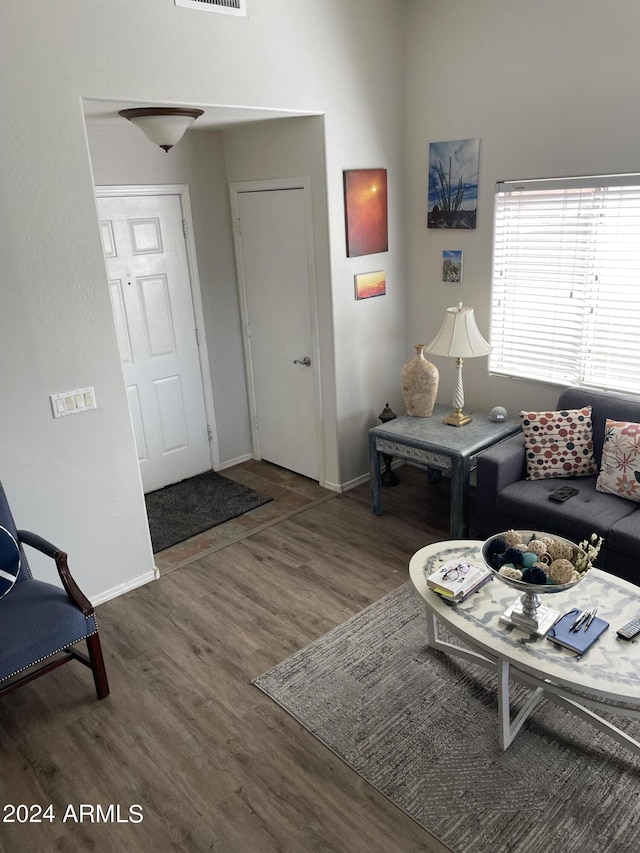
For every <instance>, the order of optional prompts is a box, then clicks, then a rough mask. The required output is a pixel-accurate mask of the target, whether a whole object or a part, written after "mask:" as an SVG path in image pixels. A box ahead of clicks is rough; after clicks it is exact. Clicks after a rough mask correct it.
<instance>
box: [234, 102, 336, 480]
mask: <svg viewBox="0 0 640 853" xmlns="http://www.w3.org/2000/svg"><path fill="white" fill-rule="evenodd" d="M223 137H224V147H225V153H226V163H227V177H228V179H229V182H236V181H255V180H268V179H270V178H301V177H308V178H310V185H311V204H312V210H311V216H312V218H313V230H314V235H315V239H314V260H315V275H316V291H317V299H318V326H319V344H320V371H319V372H320V379H321V394H322V409H323V416H324V417H323V423H321V424H320V425H319V430H320V433H321V440H322V443H323V448H324V458H325V460H326V470H325V472H324V483H323V484H324V485H328V486H329V487H330V488H334V489H335V488H339V486H340V471H339V469H338V453H337V441H338V438H337V432H336V422H337V418H336V382H335V375H336V373H335V362H334V340H333V319H332V296H331V274H330V255H329V244H328V232H327V178H326V162H325V148H324V120H323V118H321V117H309V118H287V119H278V120H275V121H268V122H260V123H258V124H251V125H245V126H242V127H238V128H236V129H234V130H227V131H225V132H224V133H223Z"/></svg>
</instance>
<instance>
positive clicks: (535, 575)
mask: <svg viewBox="0 0 640 853" xmlns="http://www.w3.org/2000/svg"><path fill="white" fill-rule="evenodd" d="M522 580H523V581H525V583H537V584H544V583H546V582H547V576H546V574H545V572H543V570H542V569H538V568H536V567H534V566H532V567H531V568H530V569H525V570H524V571H523V573H522Z"/></svg>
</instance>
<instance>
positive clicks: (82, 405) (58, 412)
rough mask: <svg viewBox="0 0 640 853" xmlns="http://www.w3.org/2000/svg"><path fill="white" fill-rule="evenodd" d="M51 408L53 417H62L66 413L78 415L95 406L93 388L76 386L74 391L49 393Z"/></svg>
mask: <svg viewBox="0 0 640 853" xmlns="http://www.w3.org/2000/svg"><path fill="white" fill-rule="evenodd" d="M49 399H50V400H51V409H52V411H53V417H54V418H64V417H65V416H66V415H78V414H80V412H88V411H90V410H91V409H95V408H97V406H96V394H95V391H94V390H93V388H78V389H77V390H76V391H62V392H60V393H59V394H50V395H49Z"/></svg>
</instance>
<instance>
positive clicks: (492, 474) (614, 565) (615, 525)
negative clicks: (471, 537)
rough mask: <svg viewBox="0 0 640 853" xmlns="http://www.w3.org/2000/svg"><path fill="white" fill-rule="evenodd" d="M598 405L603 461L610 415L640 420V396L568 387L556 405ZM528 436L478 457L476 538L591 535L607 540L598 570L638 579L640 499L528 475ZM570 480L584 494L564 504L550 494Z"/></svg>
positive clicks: (591, 482) (598, 452) (596, 427)
mask: <svg viewBox="0 0 640 853" xmlns="http://www.w3.org/2000/svg"><path fill="white" fill-rule="evenodd" d="M583 406H591V407H592V421H593V444H594V456H595V459H596V462H597V464H598V468H599V467H600V460H601V456H602V445H603V442H604V427H605V421H606V419H607V418H613V419H614V420H621V421H631V422H634V423H640V397H632V396H629V395H626V394H618V393H613V392H606V391H596V390H591V389H587V388H567V389H565V390H564V391H563V392H562V394H561V395H560V397H559V399H558V403H557V406H556V409H558V410H561V409H578V408H581V407H583ZM525 473H526V463H525V454H524V436H522V435H516V436H513V437H512V438H510V439H507V440H506V441H503V442H502V443H501V444H498V445H496V446H495V447H492V448H490V449H489V450H486V451H485V452H484V453H482V454H481V455H480V456H479V457H478V467H477V472H476V474H477V481H476V482H477V485H476V519H475V526H476V532H477V534H478V536H479V537H480V538H482V539H486V538H487V537H489V536H492V535H493V534H495V533H499V532H501V531H503V530H510V529H511V528H514V529H523V530H527V529H528V530H542V531H545V532H548V533H555V534H557V535H559V536H565V537H566V538H567V539H570V540H571V541H573V542H580V541H581V540H583V539H586V538H588V537H589V536H590V535H591V534H592V533H597V534H598V535H599V536H602V538H603V545H602V549H601V551H600V555H599V557H598V559H597V560H596V562H595V565H597V566H598V568H601V569H604V570H605V571H608V572H610V573H611V574H613V575H617V576H618V577H621V578H624V579H625V580H629V581H631V582H632V583H636V584H638V585H640V504H638V503H636V502H634V501H630V500H627V499H625V498H621V497H618V496H617V495H611V494H605V493H603V492H598V491H596V488H595V485H596V479H597V476H593V477H577V478H571V479H550V480H526V479H525ZM565 484H568V485H571V486H573V487H575V488H576V489H578V494H577V495H575V496H574V497H571V498H569V500H567V501H565V502H564V503H557V502H555V501H552V500H549V492H552V491H553V490H554V489H557V488H558V487H559V486H562V485H565Z"/></svg>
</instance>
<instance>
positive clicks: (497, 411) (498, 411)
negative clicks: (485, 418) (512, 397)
mask: <svg viewBox="0 0 640 853" xmlns="http://www.w3.org/2000/svg"><path fill="white" fill-rule="evenodd" d="M506 419H507V410H506V409H505V408H504V407H503V406H494V407H493V409H491V411H490V412H489V420H490V421H498V422H500V421H504V420H506Z"/></svg>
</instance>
